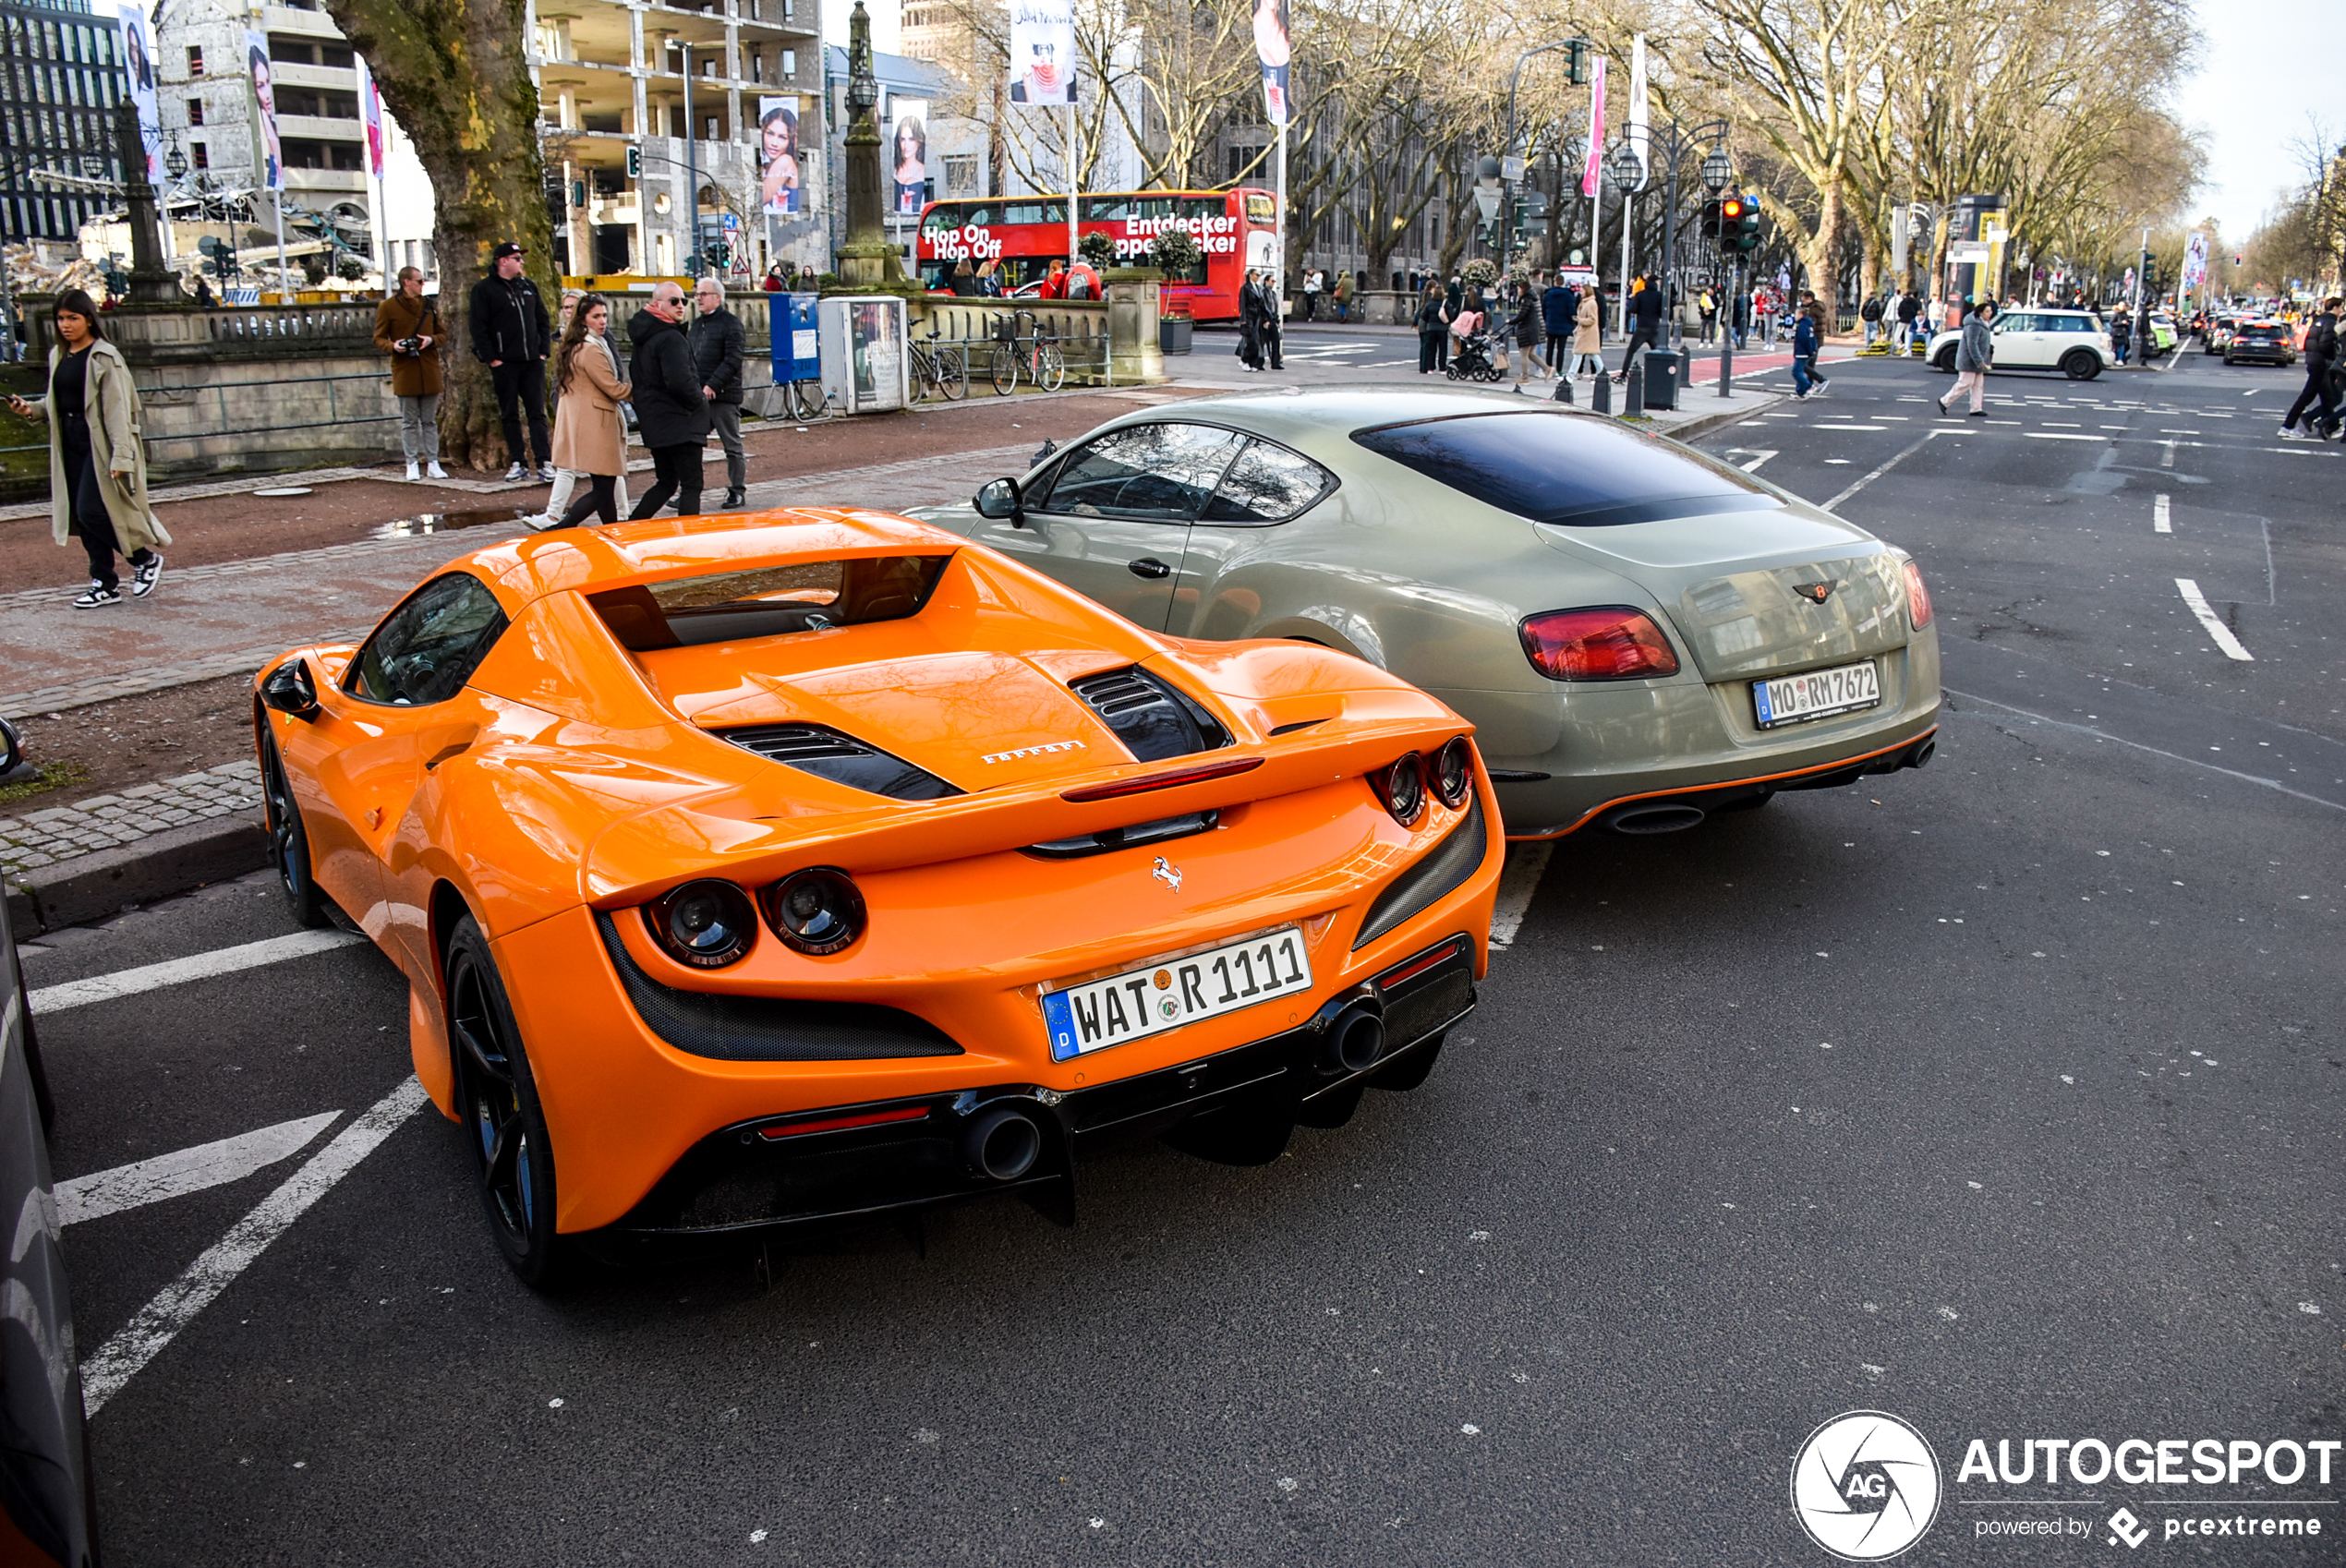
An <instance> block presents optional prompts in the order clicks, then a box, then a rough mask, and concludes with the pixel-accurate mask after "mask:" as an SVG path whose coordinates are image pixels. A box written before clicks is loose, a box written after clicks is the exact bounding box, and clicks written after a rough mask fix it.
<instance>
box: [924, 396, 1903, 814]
mask: <svg viewBox="0 0 2346 1568" xmlns="http://www.w3.org/2000/svg"><path fill="white" fill-rule="evenodd" d="M923 515H925V517H927V518H928V519H930V520H931V521H934V522H935V523H936V524H937V525H938V526H939V527H942V528H946V529H948V530H949V531H951V532H953V533H956V534H962V535H966V536H967V537H971V538H973V539H977V540H979V541H981V542H983V543H985V544H987V545H990V546H992V547H993V548H994V549H998V550H1000V551H1001V552H1002V553H1003V554H1005V555H1007V556H1010V558H1011V559H1013V560H1016V561H1023V562H1025V563H1026V564H1028V565H1030V566H1032V567H1034V570H1036V571H1038V572H1041V573H1046V574H1047V575H1049V576H1051V577H1054V578H1057V579H1058V581H1060V582H1062V583H1065V584H1067V585H1070V586H1071V587H1075V588H1078V589H1081V590H1082V592H1084V593H1086V594H1089V595H1090V596H1091V597H1093V598H1094V599H1096V600H1098V601H1099V602H1100V603H1102V604H1104V605H1106V606H1107V607H1108V608H1109V609H1114V610H1115V611H1117V612H1118V613H1119V614H1120V615H1123V616H1125V617H1126V618H1128V619H1130V620H1131V621H1135V622H1137V623H1139V624H1140V625H1141V626H1142V627H1143V628H1145V629H1147V630H1148V631H1151V632H1167V633H1173V634H1174V635H1176V636H1179V637H1197V638H1209V639H1214V640H1216V641H1220V640H1226V639H1237V638H1260V637H1283V638H1291V639H1296V640H1300V641H1303V642H1310V643H1320V644H1324V645H1328V646H1330V647H1336V648H1341V649H1343V650H1344V651H1345V652H1347V653H1351V654H1357V655H1359V656H1360V657H1362V658H1365V659H1367V660H1369V661H1370V662H1371V663H1373V664H1376V665H1379V666H1381V667H1383V668H1384V669H1389V670H1391V671H1392V672H1393V673H1394V674H1396V675H1398V676H1400V677H1402V678H1404V679H1405V680H1408V681H1411V682H1412V683H1414V684H1416V685H1418V686H1421V687H1422V688H1424V689H1425V690H1426V691H1428V692H1430V693H1432V694H1433V695H1435V696H1436V697H1439V698H1440V699H1441V700H1442V701H1443V702H1444V703H1445V704H1446V705H1447V706H1450V707H1452V708H1454V709H1456V710H1457V712H1459V713H1461V714H1463V715H1465V716H1466V717H1467V718H1469V719H1471V720H1473V721H1474V723H1475V724H1476V726H1477V730H1476V742H1475V743H1476V745H1477V746H1478V748H1480V750H1481V754H1482V755H1483V758H1484V761H1485V762H1486V763H1487V764H1488V766H1489V767H1490V769H1491V777H1492V779H1493V782H1494V783H1495V784H1496V785H1497V789H1498V797H1499V802H1500V805H1501V807H1502V809H1503V810H1504V812H1505V814H1506V828H1507V835H1508V837H1509V838H1556V837H1559V836H1561V835H1564V834H1566V833H1570V832H1573V831H1575V830H1577V829H1578V828H1581V827H1583V826H1597V827H1600V828H1603V829H1608V830H1613V831H1617V832H1623V833H1657V832H1666V831H1670V830H1672V829H1675V828H1682V827H1690V826H1694V825H1696V824H1698V823H1699V822H1701V821H1702V820H1703V819H1704V817H1705V815H1706V814H1711V813H1714V812H1721V811H1730V810H1738V809H1744V808H1748V807H1754V806H1762V805H1765V804H1767V803H1768V802H1769V801H1770V800H1771V799H1772V798H1773V797H1774V796H1775V795H1776V794H1777V793H1779V792H1781V791H1784V790H1801V789H1814V788H1825V787H1829V786H1832V785H1836V784H1840V783H1845V782H1847V781H1849V780H1851V779H1854V778H1858V777H1859V776H1861V775H1863V774H1867V773H1888V772H1893V771H1895V770H1896V769H1898V768H1900V767H1907V766H1921V765H1922V764H1923V763H1925V762H1927V761H1928V760H1929V757H1930V755H1931V753H1932V747H1933V744H1934V742H1933V736H1934V734H1935V731H1936V726H1937V724H1938V712H1939V645H1938V633H1937V631H1936V630H1935V629H1934V628H1933V627H1932V625H1931V612H1930V600H1929V594H1928V593H1927V592H1926V591H1925V590H1924V587H1923V581H1922V573H1921V569H1920V568H1919V567H1918V566H1917V565H1916V564H1915V562H1914V561H1912V560H1910V559H1909V558H1908V557H1907V556H1906V554H1905V551H1903V550H1900V549H1896V548H1895V547H1893V546H1892V545H1889V544H1886V543H1884V542H1883V541H1882V540H1880V539H1878V538H1876V537H1874V536H1872V535H1871V534H1868V533H1867V532H1866V531H1865V530H1864V529H1862V528H1858V527H1856V526H1853V525H1850V524H1848V523H1845V522H1843V521H1842V520H1841V519H1839V518H1837V517H1834V516H1833V515H1832V514H1831V513H1826V512H1823V511H1821V510H1820V509H1818V508H1816V507H1814V506H1811V505H1809V504H1808V503H1807V502H1805V501H1801V500H1799V499H1798V498H1797V497H1796V496H1793V495H1790V494H1788V493H1786V492H1784V491H1783V490H1779V489H1777V488H1774V487H1773V486H1772V485H1769V484H1767V483H1765V482H1764V481H1762V480H1760V479H1759V478H1758V477H1756V476H1752V475H1750V474H1747V473H1745V472H1743V471H1742V470H1741V469H1739V468H1736V467H1734V466H1733V465H1731V464H1725V463H1723V462H1721V461H1719V460H1718V459H1716V458H1714V457H1711V456H1709V455H1707V454H1705V453H1702V452H1696V451H1694V450H1692V449H1690V448H1687V447H1683V446H1680V445H1678V444H1677V443H1675V442H1674V441H1670V440H1664V439H1663V438H1661V437H1657V436H1654V435H1651V434H1648V433H1645V432H1641V431H1639V430H1635V429H1632V428H1628V427H1626V426H1625V425H1622V424H1620V423H1619V422H1617V421H1614V420H1611V419H1607V418H1603V417H1602V416H1597V415H1593V414H1588V413H1585V412H1579V411H1576V410H1572V409H1567V408H1563V407H1559V406H1558V405H1556V404H1545V403H1537V404H1527V403H1526V402H1525V401H1524V400H1523V399H1521V398H1515V397H1497V396H1493V394H1491V393H1489V392H1469V391H1465V390H1459V391H1449V390H1442V391H1428V392H1418V391H1406V392H1405V391H1392V390H1384V389H1375V388H1359V389H1347V390H1342V391H1327V392H1301V391H1300V390H1293V389H1290V390H1288V391H1284V392H1264V393H1254V394H1240V395H1236V396H1228V397H1213V398H1201V399H1197V400H1193V401H1188V402H1183V403H1180V404H1169V405H1165V406H1161V407H1156V408H1152V409H1146V410H1141V411H1136V412H1135V413H1132V414H1130V415H1126V416H1121V417H1119V418H1117V419H1113V420H1110V421H1108V422H1107V423H1106V424H1105V425H1102V426H1100V427H1099V428H1096V429H1094V430H1093V431H1092V432H1091V433H1090V434H1089V435H1087V436H1084V437H1082V438H1081V439H1080V440H1075V441H1073V442H1070V444H1069V446H1068V447H1067V448H1066V449H1065V450H1064V451H1061V452H1056V453H1054V454H1052V455H1051V456H1049V457H1046V459H1045V460H1044V461H1043V462H1042V463H1041V464H1038V465H1036V466H1035V467H1034V468H1032V469H1030V470H1029V471H1028V472H1027V473H1026V474H1024V475H1022V476H1019V477H1016V478H1008V479H999V480H996V481H994V482H993V483H991V484H989V485H987V486H986V487H985V488H984V489H982V490H980V491H979V493H978V495H977V496H976V498H974V499H973V501H971V502H970V503H969V504H967V505H963V506H952V507H939V508H930V509H925V511H924V513H923Z"/></svg>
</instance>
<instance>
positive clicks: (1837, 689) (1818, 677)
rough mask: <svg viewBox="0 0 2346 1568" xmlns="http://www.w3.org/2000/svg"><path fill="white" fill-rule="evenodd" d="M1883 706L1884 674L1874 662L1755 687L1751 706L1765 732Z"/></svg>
mask: <svg viewBox="0 0 2346 1568" xmlns="http://www.w3.org/2000/svg"><path fill="white" fill-rule="evenodd" d="M1880 702H1881V671H1880V669H1876V668H1875V667H1874V662H1873V660H1871V659H1868V660H1866V662H1865V663H1863V664H1843V665H1836V666H1834V667H1833V668H1832V669H1811V670H1809V671H1808V673H1807V674H1806V675H1786V676H1784V677H1783V678H1782V679H1780V680H1775V681H1753V682H1752V683H1751V706H1753V707H1754V708H1755V709H1757V710H1758V712H1759V715H1760V729H1762V730H1772V729H1774V728H1775V727H1776V726H1777V725H1779V724H1797V723H1799V722H1800V721H1801V720H1802V719H1804V718H1824V717H1825V716H1826V715H1827V714H1830V713H1848V712H1851V711H1853V710H1854V709H1856V708H1861V707H1876V706H1880Z"/></svg>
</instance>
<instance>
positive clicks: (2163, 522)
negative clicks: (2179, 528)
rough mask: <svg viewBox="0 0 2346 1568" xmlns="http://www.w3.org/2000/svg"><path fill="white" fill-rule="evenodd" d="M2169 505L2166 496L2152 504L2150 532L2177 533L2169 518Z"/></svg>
mask: <svg viewBox="0 0 2346 1568" xmlns="http://www.w3.org/2000/svg"><path fill="white" fill-rule="evenodd" d="M2169 504H2170V503H2169V501H2168V499H2167V498H2166V497H2165V496H2160V497H2159V499H2158V500H2156V501H2152V502H2151V503H2150V531H2151V532H2152V533H2154V534H2171V533H2173V532H2174V531H2175V527H2174V524H2173V522H2172V521H2171V519H2170V517H2169V516H2168V511H2167V509H2168V506H2169Z"/></svg>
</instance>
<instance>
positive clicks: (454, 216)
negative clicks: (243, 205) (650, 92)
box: [326, 0, 562, 470]
mask: <svg viewBox="0 0 2346 1568" xmlns="http://www.w3.org/2000/svg"><path fill="white" fill-rule="evenodd" d="M326 10H327V13H328V14H329V15H331V16H332V17H333V19H334V21H335V24H336V25H337V26H339V27H340V28H341V29H342V30H343V32H344V34H345V36H346V37H348V38H349V40H350V42H351V43H352V45H353V46H354V47H356V48H357V51H358V53H359V54H363V55H365V56H366V57H367V64H368V66H369V67H370V68H371V69H372V71H373V73H374V78H375V81H376V83H377V85H378V86H379V87H380V88H381V91H382V95H383V102H384V103H385V104H387V105H389V107H390V109H391V112H392V114H393V115H395V116H396V117H397V118H398V120H399V123H400V124H401V125H402V126H403V127H405V128H406V131H407V134H408V135H409V136H410V137H412V138H413V139H414V140H415V143H416V155H417V158H419V159H421V160H422V162H423V165H424V172H425V173H426V174H428V175H430V176H431V187H432V206H433V211H432V251H433V255H434V257H435V259H437V261H438V264H439V269H440V319H441V321H442V322H444V323H445V324H446V325H447V328H448V336H447V338H446V339H445V340H443V344H442V350H441V356H440V363H441V369H442V371H443V372H444V375H445V379H446V391H445V392H443V393H442V395H441V402H440V446H441V457H442V460H443V461H445V462H448V463H452V464H453V463H461V464H466V465H467V466H470V467H472V468H474V469H478V470H494V469H499V468H502V467H503V466H504V464H506V463H507V462H508V461H509V460H510V459H512V458H514V457H519V458H521V459H522V460H523V461H525V462H526V461H527V460H528V455H529V454H528V453H526V452H514V453H508V452H506V451H505V443H504V438H503V436H502V433H501V430H500V427H499V423H498V418H497V397H496V392H495V390H494V389H493V388H492V387H491V385H490V376H489V367H488V365H487V364H486V363H484V362H483V361H481V360H478V359H476V358H474V357H473V353H472V332H471V326H470V317H471V310H470V304H471V295H472V286H473V284H474V283H478V281H479V280H481V279H482V278H484V277H487V276H488V275H489V273H490V255H489V253H490V249H491V248H492V247H494V246H496V245H497V244H498V243H499V242H500V241H502V240H514V241H516V242H518V243H519V244H520V245H521V246H522V247H524V248H525V249H526V251H527V259H526V268H527V275H528V276H529V277H530V278H531V279H532V280H533V281H534V282H535V283H537V284H538V293H539V294H540V295H541V296H544V298H545V301H546V308H547V313H548V315H549V316H552V315H553V314H554V311H555V307H556V304H557V302H558V301H559V300H560V299H561V297H562V290H561V280H560V279H559V278H558V277H557V276H556V275H555V272H554V258H553V253H552V247H551V241H552V238H553V220H552V219H551V218H550V217H549V216H548V214H547V211H546V195H545V165H544V161H543V159H542V157H541V155H540V152H539V150H538V90H537V89H536V87H534V86H533V85H532V84H531V82H530V79H529V65H528V60H527V58H526V50H527V49H528V47H529V29H528V11H527V7H526V6H525V5H524V3H523V0H414V3H406V0H326ZM547 379H548V380H552V378H551V376H549V377H548V378H547Z"/></svg>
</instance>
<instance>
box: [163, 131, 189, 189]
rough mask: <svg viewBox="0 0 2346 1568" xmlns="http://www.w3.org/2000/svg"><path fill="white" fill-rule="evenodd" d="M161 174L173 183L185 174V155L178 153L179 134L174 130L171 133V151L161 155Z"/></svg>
mask: <svg viewBox="0 0 2346 1568" xmlns="http://www.w3.org/2000/svg"><path fill="white" fill-rule="evenodd" d="M163 173H164V174H166V175H170V176H171V177H172V179H173V181H174V182H176V181H178V180H180V179H182V178H184V177H185V176H186V175H187V154H186V153H185V152H182V151H179V133H178V132H177V131H173V132H172V133H171V151H168V152H166V153H164V154H163Z"/></svg>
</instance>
